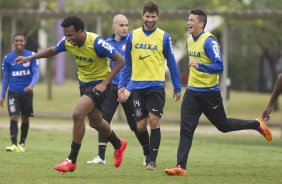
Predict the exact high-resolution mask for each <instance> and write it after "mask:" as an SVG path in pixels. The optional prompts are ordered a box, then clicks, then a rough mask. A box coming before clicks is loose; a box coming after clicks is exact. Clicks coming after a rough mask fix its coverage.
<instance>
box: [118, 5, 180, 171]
mask: <svg viewBox="0 0 282 184" xmlns="http://www.w3.org/2000/svg"><path fill="white" fill-rule="evenodd" d="M142 19H143V21H144V24H143V26H142V27H141V28H138V29H135V30H133V31H132V32H131V33H129V36H128V41H127V44H126V50H125V60H126V67H125V68H123V69H122V71H121V76H120V82H119V88H120V89H119V100H120V101H126V100H127V98H128V97H129V95H130V93H131V91H132V97H133V104H134V110H135V117H136V121H137V130H138V132H139V134H140V135H141V137H143V138H142V140H147V146H148V147H149V150H150V153H149V155H147V156H146V157H147V160H146V162H147V169H148V170H155V169H156V159H157V155H158V150H159V146H160V142H161V131H160V119H161V116H162V114H163V108H164V105H165V90H164V82H165V80H166V79H165V66H166V65H167V66H168V68H169V71H170V74H171V75H170V76H171V79H172V82H173V87H174V92H173V98H174V99H175V101H178V100H179V98H180V96H181V83H180V77H179V74H178V70H177V66H176V61H175V58H174V54H173V49H172V42H171V38H170V36H169V34H168V33H166V32H165V31H163V30H161V29H159V28H158V27H157V25H156V23H157V21H158V19H159V9H158V5H157V4H156V3H154V2H149V3H146V4H145V5H144V8H143V16H142ZM165 60H167V63H166V61H165ZM129 80H130V81H129ZM128 81H129V82H128ZM125 88H126V89H125ZM147 123H149V124H150V128H151V131H150V132H151V135H150V137H149V134H148V131H147Z"/></svg>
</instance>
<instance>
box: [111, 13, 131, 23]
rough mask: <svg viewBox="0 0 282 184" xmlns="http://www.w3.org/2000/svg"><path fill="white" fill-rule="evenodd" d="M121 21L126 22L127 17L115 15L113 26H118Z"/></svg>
mask: <svg viewBox="0 0 282 184" xmlns="http://www.w3.org/2000/svg"><path fill="white" fill-rule="evenodd" d="M121 21H126V22H128V20H127V17H126V16H124V15H122V14H117V15H116V16H114V19H113V24H118V23H119V22H121Z"/></svg>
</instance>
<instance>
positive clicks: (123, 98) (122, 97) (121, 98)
mask: <svg viewBox="0 0 282 184" xmlns="http://www.w3.org/2000/svg"><path fill="white" fill-rule="evenodd" d="M130 94H131V92H130V91H128V90H127V89H124V91H123V92H121V93H120V95H119V97H118V101H119V102H121V103H122V102H126V100H127V99H128V97H129V96H130Z"/></svg>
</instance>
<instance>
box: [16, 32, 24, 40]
mask: <svg viewBox="0 0 282 184" xmlns="http://www.w3.org/2000/svg"><path fill="white" fill-rule="evenodd" d="M16 36H23V37H24V39H25V35H24V34H23V33H15V34H14V35H13V39H14V38H15V37H16Z"/></svg>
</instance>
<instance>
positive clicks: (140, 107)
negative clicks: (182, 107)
mask: <svg viewBox="0 0 282 184" xmlns="http://www.w3.org/2000/svg"><path fill="white" fill-rule="evenodd" d="M132 98H133V104H134V111H135V117H136V120H137V121H140V120H142V119H145V118H147V117H148V114H149V112H151V113H152V114H154V115H156V116H159V117H160V118H161V116H162V114H163V108H164V105H165V90H164V89H163V88H162V89H161V88H147V89H138V90H133V91H132Z"/></svg>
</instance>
